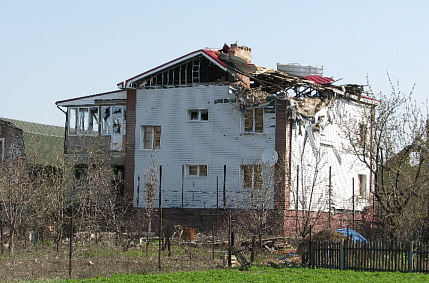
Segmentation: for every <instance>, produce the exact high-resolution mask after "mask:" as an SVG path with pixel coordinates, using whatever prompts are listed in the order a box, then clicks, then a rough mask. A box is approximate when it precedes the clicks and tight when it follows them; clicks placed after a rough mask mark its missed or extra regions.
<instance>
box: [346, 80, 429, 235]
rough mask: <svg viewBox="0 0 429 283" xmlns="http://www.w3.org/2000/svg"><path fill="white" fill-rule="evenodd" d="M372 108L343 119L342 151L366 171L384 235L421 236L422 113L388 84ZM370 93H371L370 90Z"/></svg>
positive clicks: (424, 187)
mask: <svg viewBox="0 0 429 283" xmlns="http://www.w3.org/2000/svg"><path fill="white" fill-rule="evenodd" d="M389 81H390V85H391V93H390V94H389V95H385V94H382V93H379V94H378V95H376V98H377V99H379V100H380V103H379V105H378V106H377V107H371V108H365V109H364V110H363V115H355V116H352V115H347V113H345V115H344V117H343V126H342V128H343V134H344V137H345V141H346V142H345V143H344V148H345V149H346V150H347V151H349V152H351V153H353V154H354V155H355V156H357V157H358V158H359V160H360V161H362V162H363V163H364V164H365V165H366V167H367V168H369V169H370V170H371V173H372V175H373V176H374V177H373V180H371V182H373V184H374V189H373V190H372V191H371V193H372V195H373V197H374V203H373V213H374V214H375V217H376V218H377V219H379V220H380V221H381V223H382V227H383V230H384V232H386V233H387V234H388V235H389V236H392V237H395V238H398V239H404V240H405V239H408V240H412V239H417V238H420V237H422V236H423V235H424V233H425V229H423V227H422V226H423V225H425V224H426V223H427V221H428V209H427V207H428V203H427V197H428V184H429V182H428V173H429V172H428V163H427V160H428V159H427V157H428V156H427V152H428V139H427V134H428V131H427V130H428V129H427V125H426V122H427V114H422V111H421V109H420V107H418V105H416V103H415V102H413V100H412V93H413V90H411V91H410V93H409V94H408V95H407V94H404V93H403V92H402V91H401V90H400V87H399V83H398V84H397V85H396V86H395V85H394V84H393V82H392V81H391V80H390V77H389ZM370 93H372V90H371V89H370Z"/></svg>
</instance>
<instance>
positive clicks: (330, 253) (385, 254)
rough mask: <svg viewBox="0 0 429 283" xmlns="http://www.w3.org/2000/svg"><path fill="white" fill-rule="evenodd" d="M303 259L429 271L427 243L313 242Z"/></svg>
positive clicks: (341, 265)
mask: <svg viewBox="0 0 429 283" xmlns="http://www.w3.org/2000/svg"><path fill="white" fill-rule="evenodd" d="M302 260H303V263H304V264H307V265H309V266H310V267H314V268H332V269H340V270H345V269H351V270H357V271H400V272H424V273H429V244H424V243H420V242H408V243H400V242H393V241H372V242H368V243H354V242H352V241H347V240H346V241H344V240H342V241H341V242H312V243H311V245H310V250H309V252H308V253H306V254H304V255H303V257H302Z"/></svg>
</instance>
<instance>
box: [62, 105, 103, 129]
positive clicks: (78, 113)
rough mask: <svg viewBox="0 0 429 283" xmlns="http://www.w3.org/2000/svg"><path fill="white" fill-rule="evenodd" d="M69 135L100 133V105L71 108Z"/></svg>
mask: <svg viewBox="0 0 429 283" xmlns="http://www.w3.org/2000/svg"><path fill="white" fill-rule="evenodd" d="M68 118H69V119H68V126H69V127H68V128H69V135H83V134H96V133H98V124H99V123H98V107H97V106H95V107H73V108H69V117H68Z"/></svg>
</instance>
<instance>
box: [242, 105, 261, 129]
mask: <svg viewBox="0 0 429 283" xmlns="http://www.w3.org/2000/svg"><path fill="white" fill-rule="evenodd" d="M263 129H264V109H262V108H252V109H246V112H245V114H244V131H245V132H246V133H262V132H263Z"/></svg>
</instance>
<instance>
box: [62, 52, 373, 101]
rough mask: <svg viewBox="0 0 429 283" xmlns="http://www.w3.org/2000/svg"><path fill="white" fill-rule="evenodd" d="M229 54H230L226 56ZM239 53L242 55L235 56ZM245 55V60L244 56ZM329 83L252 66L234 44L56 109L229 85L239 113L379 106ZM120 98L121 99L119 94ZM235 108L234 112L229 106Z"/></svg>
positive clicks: (352, 88)
mask: <svg viewBox="0 0 429 283" xmlns="http://www.w3.org/2000/svg"><path fill="white" fill-rule="evenodd" d="M231 50H232V52H231ZM240 52H242V53H240ZM246 52H248V54H246ZM334 82H335V81H334V79H333V78H329V77H323V76H320V75H308V76H304V77H300V76H296V75H292V74H288V73H285V72H282V71H279V70H275V69H271V68H264V67H260V66H256V65H254V64H251V49H250V48H248V47H244V46H238V45H237V44H233V45H231V48H230V47H229V46H228V45H226V44H225V45H224V47H223V48H221V49H215V48H205V49H200V50H197V51H194V52H191V53H188V54H186V55H184V56H181V57H179V58H176V59H174V60H171V61H169V62H167V63H165V64H162V65H160V66H158V67H155V68H153V69H150V70H148V71H146V72H144V73H141V74H139V75H137V76H134V77H132V78H129V79H126V80H124V81H123V82H120V83H118V84H117V86H118V88H119V89H120V90H119V91H118V92H109V93H104V94H98V95H90V96H86V97H81V98H78V99H70V100H63V101H58V102H57V103H56V104H57V105H58V106H70V105H72V104H81V103H83V101H79V102H78V101H77V100H82V99H83V98H85V99H86V100H88V101H89V100H91V99H97V100H100V99H99V98H96V97H97V96H106V97H107V96H111V95H119V96H124V97H125V99H126V89H128V88H134V89H135V88H171V87H189V86H194V85H195V84H228V85H230V86H231V87H232V88H234V89H236V98H237V101H236V102H234V103H235V105H237V104H238V103H239V107H241V108H245V107H249V106H257V105H261V104H265V103H267V102H270V101H272V100H273V99H275V98H282V99H290V98H292V97H295V98H306V97H313V98H320V99H321V100H325V99H328V100H331V99H333V98H335V97H345V98H347V99H351V100H355V101H358V102H361V103H366V104H371V105H375V104H378V103H379V101H377V100H375V99H372V98H370V97H368V96H366V95H364V90H363V86H361V85H339V86H337V85H334ZM121 91H122V92H124V93H123V94H122V93H120V92H121ZM234 107H235V106H234Z"/></svg>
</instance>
